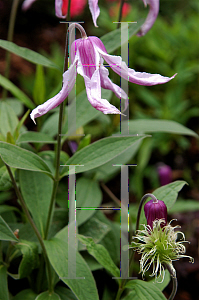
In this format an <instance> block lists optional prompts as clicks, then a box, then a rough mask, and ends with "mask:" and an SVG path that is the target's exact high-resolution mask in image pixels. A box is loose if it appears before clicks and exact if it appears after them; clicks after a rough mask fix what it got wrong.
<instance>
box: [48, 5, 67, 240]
mask: <svg viewBox="0 0 199 300" xmlns="http://www.w3.org/2000/svg"><path fill="white" fill-rule="evenodd" d="M70 3H71V1H70V0H69V2H68V15H67V18H66V21H69V20H70ZM66 32H67V34H66V46H65V61H64V72H65V71H67V70H68V30H66ZM64 102H65V101H64ZM64 102H62V103H61V104H60V107H59V121H58V134H57V147H56V157H55V177H54V184H53V191H52V196H51V201H50V206H49V212H48V219H47V222H46V229H45V234H44V239H47V238H48V233H49V229H50V224H51V220H52V215H53V211H54V207H55V201H56V194H57V188H58V184H59V180H60V177H59V168H60V152H61V147H62V146H61V133H62V125H63V116H64Z"/></svg>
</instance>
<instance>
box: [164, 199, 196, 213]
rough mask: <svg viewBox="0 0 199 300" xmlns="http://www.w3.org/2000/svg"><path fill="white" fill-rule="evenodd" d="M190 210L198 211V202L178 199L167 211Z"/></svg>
mask: <svg viewBox="0 0 199 300" xmlns="http://www.w3.org/2000/svg"><path fill="white" fill-rule="evenodd" d="M190 211H199V202H198V201H196V200H192V199H186V200H182V199H178V201H176V202H175V204H174V205H173V206H172V208H170V209H169V213H170V214H173V213H186V212H190Z"/></svg>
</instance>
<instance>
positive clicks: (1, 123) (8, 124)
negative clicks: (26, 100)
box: [0, 101, 19, 137]
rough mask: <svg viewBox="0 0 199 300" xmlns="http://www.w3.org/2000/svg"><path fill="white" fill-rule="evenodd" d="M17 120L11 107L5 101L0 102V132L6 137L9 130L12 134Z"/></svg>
mask: <svg viewBox="0 0 199 300" xmlns="http://www.w3.org/2000/svg"><path fill="white" fill-rule="evenodd" d="M18 123H19V121H18V118H17V116H16V114H15V112H14V110H13V109H12V107H11V106H10V105H9V104H7V103H6V102H5V101H1V103H0V129H1V133H2V134H3V135H4V136H5V137H6V136H7V133H8V132H10V133H11V134H12V135H13V133H14V131H15V128H16V127H17V125H18Z"/></svg>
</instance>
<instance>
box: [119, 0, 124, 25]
mask: <svg viewBox="0 0 199 300" xmlns="http://www.w3.org/2000/svg"><path fill="white" fill-rule="evenodd" d="M123 5H124V0H121V2H120V10H119V16H118V23H117V29H118V28H119V27H120V22H121V19H122V8H123Z"/></svg>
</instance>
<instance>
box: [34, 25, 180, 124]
mask: <svg viewBox="0 0 199 300" xmlns="http://www.w3.org/2000/svg"><path fill="white" fill-rule="evenodd" d="M71 26H76V27H78V28H82V27H81V26H80V25H79V24H74V23H73V24H72V25H71ZM81 30H83V28H82V29H81ZM104 59H105V60H106V62H107V63H108V65H109V66H110V67H111V68H112V70H113V71H114V72H115V73H117V74H118V75H119V76H122V77H123V78H124V79H126V80H128V81H130V82H133V83H136V84H139V85H156V84H162V83H166V82H168V81H170V80H171V79H172V78H174V77H175V75H174V76H172V77H170V78H169V77H164V76H161V75H159V74H148V73H145V72H144V73H142V72H136V71H135V70H133V69H130V68H128V67H127V65H126V63H125V62H123V61H122V58H121V57H120V56H115V55H109V54H108V53H107V51H106V48H105V46H104V44H103V43H102V41H101V40H100V39H99V38H97V37H95V36H90V37H87V36H86V34H85V32H84V33H83V38H81V39H77V40H75V41H74V42H73V43H72V45H71V60H72V64H71V66H70V67H69V69H68V70H67V71H66V72H65V73H64V74H63V86H62V89H61V91H60V92H59V93H58V94H57V95H56V96H54V97H53V98H51V99H49V100H48V101H46V102H45V103H43V104H42V105H39V106H38V107H36V108H35V109H34V110H33V111H32V113H31V115H30V116H31V118H32V120H33V121H34V120H35V118H38V117H40V116H42V115H44V114H46V113H47V112H48V111H50V110H51V109H53V108H55V107H57V106H58V105H59V104H60V103H61V102H63V101H64V100H65V99H66V97H67V96H68V95H69V93H70V91H71V90H72V88H73V86H74V84H75V78H76V74H77V73H78V74H80V75H82V76H83V77H84V81H85V86H86V92H87V97H88V100H89V102H90V103H91V105H92V106H93V107H94V108H95V109H97V110H100V111H102V112H103V113H104V114H121V112H120V111H119V110H118V109H117V108H116V107H115V106H113V105H111V104H110V103H109V102H108V101H107V100H106V99H102V98H101V87H102V88H104V89H109V90H111V91H113V92H114V93H115V95H116V96H117V97H118V98H123V99H125V103H126V105H125V108H126V107H127V103H128V97H127V95H126V93H125V92H124V91H123V90H122V89H121V88H120V87H119V86H117V85H116V84H114V83H113V82H112V81H111V80H110V79H109V77H108V75H109V71H108V70H107V69H106V68H105V67H104V65H103V61H104ZM34 122H35V121H34Z"/></svg>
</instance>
